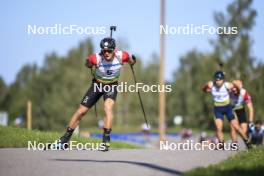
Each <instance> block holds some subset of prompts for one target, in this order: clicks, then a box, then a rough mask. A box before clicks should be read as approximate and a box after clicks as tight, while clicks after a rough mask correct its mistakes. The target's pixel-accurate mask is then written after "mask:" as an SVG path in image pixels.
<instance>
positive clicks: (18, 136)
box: [0, 125, 140, 149]
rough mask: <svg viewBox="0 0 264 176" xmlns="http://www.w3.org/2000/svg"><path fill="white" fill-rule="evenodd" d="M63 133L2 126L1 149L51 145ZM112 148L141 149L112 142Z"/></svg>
mask: <svg viewBox="0 0 264 176" xmlns="http://www.w3.org/2000/svg"><path fill="white" fill-rule="evenodd" d="M61 135H62V133H56V132H41V131H38V130H26V129H24V128H16V127H4V126H1V125H0V148H10V147H15V148H19V147H27V146H28V141H32V142H34V141H36V143H50V142H54V141H55V140H57V139H58V138H59V137H60V136H61ZM72 140H73V141H77V142H80V143H87V142H89V143H99V142H101V140H100V139H92V138H83V137H77V136H73V138H72ZM111 148H130V149H131V148H140V147H139V146H136V145H132V144H128V143H124V142H111Z"/></svg>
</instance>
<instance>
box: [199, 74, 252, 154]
mask: <svg viewBox="0 0 264 176" xmlns="http://www.w3.org/2000/svg"><path fill="white" fill-rule="evenodd" d="M233 88H234V85H233V83H230V82H226V81H225V74H224V72H223V71H216V72H215V74H214V80H213V81H209V82H208V83H206V84H205V85H204V86H203V88H202V89H203V91H204V92H206V93H209V92H210V93H211V94H212V97H213V100H214V109H213V111H214V116H215V118H214V122H215V126H216V135H217V138H218V140H219V143H220V144H221V148H222V149H224V134H223V120H224V116H226V118H227V119H228V121H229V124H230V126H231V127H232V128H234V130H235V131H236V132H238V133H239V134H240V136H241V137H242V139H243V141H244V143H245V144H246V146H247V147H248V148H250V147H251V143H250V140H249V138H248V136H247V134H246V133H244V131H243V129H242V128H241V127H240V126H239V123H238V120H237V119H236V118H235V116H234V113H233V107H232V105H231V97H230V92H231V90H232V89H233Z"/></svg>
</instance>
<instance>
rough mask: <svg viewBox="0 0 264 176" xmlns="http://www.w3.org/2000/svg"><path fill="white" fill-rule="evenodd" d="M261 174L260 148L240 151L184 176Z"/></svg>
mask: <svg viewBox="0 0 264 176" xmlns="http://www.w3.org/2000/svg"><path fill="white" fill-rule="evenodd" d="M263 173H264V147H263V146H262V147H258V148H254V149H252V150H249V151H241V152H239V153H237V154H236V155H234V156H231V157H230V158H228V159H227V160H225V161H223V162H221V163H219V164H216V165H210V166H208V167H206V168H197V169H194V170H191V171H189V172H187V173H185V174H184V176H255V175H256V176H260V175H263Z"/></svg>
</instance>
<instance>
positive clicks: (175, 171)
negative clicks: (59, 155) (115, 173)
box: [53, 159, 182, 175]
mask: <svg viewBox="0 0 264 176" xmlns="http://www.w3.org/2000/svg"><path fill="white" fill-rule="evenodd" d="M53 160H55V161H71V162H96V163H125V164H133V165H138V166H143V167H147V168H150V169H154V170H158V171H162V172H166V173H170V174H175V175H181V174H182V172H180V171H177V170H173V169H169V168H166V167H162V166H158V165H155V164H150V163H143V162H135V161H122V160H88V159H53Z"/></svg>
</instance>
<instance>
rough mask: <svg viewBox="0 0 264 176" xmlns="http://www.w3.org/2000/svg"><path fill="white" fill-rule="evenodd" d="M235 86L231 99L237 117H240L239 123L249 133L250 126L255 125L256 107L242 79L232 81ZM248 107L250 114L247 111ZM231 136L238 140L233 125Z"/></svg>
mask: <svg viewBox="0 0 264 176" xmlns="http://www.w3.org/2000/svg"><path fill="white" fill-rule="evenodd" d="M232 83H233V85H234V87H233V89H232V91H231V99H232V105H233V110H234V114H235V116H236V118H237V119H238V122H239V125H240V127H241V128H242V130H243V132H244V133H245V134H248V127H249V128H252V127H253V126H254V123H253V120H254V108H253V103H252V99H251V96H250V94H249V92H248V91H247V90H246V89H245V88H243V84H242V81H241V80H234V81H232ZM246 108H247V112H248V115H247V113H246ZM230 133H231V138H232V140H233V141H237V134H236V131H235V129H234V128H233V127H231V131H230Z"/></svg>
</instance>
